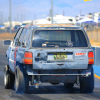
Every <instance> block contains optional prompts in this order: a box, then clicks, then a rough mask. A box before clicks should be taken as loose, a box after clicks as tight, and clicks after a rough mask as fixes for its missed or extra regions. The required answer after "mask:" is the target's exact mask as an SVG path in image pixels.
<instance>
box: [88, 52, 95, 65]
mask: <svg viewBox="0 0 100 100" xmlns="http://www.w3.org/2000/svg"><path fill="white" fill-rule="evenodd" d="M88 64H94V54H93V52H89V53H88Z"/></svg>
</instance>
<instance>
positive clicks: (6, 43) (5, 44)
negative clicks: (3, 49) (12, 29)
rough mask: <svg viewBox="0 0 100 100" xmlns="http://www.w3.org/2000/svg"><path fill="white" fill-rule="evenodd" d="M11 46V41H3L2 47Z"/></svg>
mask: <svg viewBox="0 0 100 100" xmlns="http://www.w3.org/2000/svg"><path fill="white" fill-rule="evenodd" d="M10 44H11V40H4V42H3V46H9V45H10Z"/></svg>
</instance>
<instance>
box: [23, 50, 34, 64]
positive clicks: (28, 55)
mask: <svg viewBox="0 0 100 100" xmlns="http://www.w3.org/2000/svg"><path fill="white" fill-rule="evenodd" d="M23 63H24V64H33V55H32V53H31V52H25V54H24V58H23Z"/></svg>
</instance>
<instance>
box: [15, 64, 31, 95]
mask: <svg viewBox="0 0 100 100" xmlns="http://www.w3.org/2000/svg"><path fill="white" fill-rule="evenodd" d="M28 87H29V80H28V75H27V73H26V72H25V70H24V69H23V66H22V65H20V66H17V67H16V72H15V90H16V93H27V91H28Z"/></svg>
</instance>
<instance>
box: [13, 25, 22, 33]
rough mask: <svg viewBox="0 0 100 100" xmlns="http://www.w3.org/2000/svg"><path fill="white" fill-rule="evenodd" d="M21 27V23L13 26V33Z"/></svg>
mask: <svg viewBox="0 0 100 100" xmlns="http://www.w3.org/2000/svg"><path fill="white" fill-rule="evenodd" d="M20 27H21V25H16V26H15V27H14V28H13V30H12V32H13V33H16V32H17V31H18V29H19V28H20Z"/></svg>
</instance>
